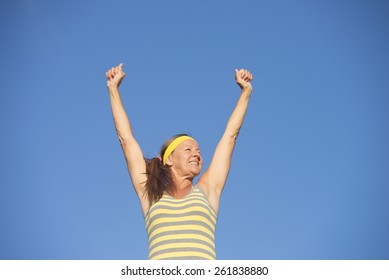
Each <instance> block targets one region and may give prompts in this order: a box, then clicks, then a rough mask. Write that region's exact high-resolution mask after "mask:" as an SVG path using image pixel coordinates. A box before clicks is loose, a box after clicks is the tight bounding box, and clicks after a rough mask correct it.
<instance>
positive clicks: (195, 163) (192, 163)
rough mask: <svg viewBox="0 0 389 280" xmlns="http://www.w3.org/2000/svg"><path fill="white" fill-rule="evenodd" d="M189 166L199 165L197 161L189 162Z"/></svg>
mask: <svg viewBox="0 0 389 280" xmlns="http://www.w3.org/2000/svg"><path fill="white" fill-rule="evenodd" d="M189 164H191V165H199V163H198V162H197V161H191V162H189Z"/></svg>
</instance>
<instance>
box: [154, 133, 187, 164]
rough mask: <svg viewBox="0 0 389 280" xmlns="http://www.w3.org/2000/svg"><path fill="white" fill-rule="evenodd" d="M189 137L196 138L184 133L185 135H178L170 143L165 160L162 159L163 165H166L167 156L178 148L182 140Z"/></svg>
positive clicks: (164, 155)
mask: <svg viewBox="0 0 389 280" xmlns="http://www.w3.org/2000/svg"><path fill="white" fill-rule="evenodd" d="M188 139H192V140H194V139H193V138H192V137H190V136H186V135H184V136H180V137H177V138H176V139H174V140H173V141H172V142H171V143H170V144H169V146H168V147H167V149H166V150H165V153H164V154H163V161H162V163H163V165H166V160H167V158H168V157H169V156H170V154H171V153H172V152H173V151H174V150H175V148H177V146H178V145H180V144H181V143H182V142H184V141H185V140H188Z"/></svg>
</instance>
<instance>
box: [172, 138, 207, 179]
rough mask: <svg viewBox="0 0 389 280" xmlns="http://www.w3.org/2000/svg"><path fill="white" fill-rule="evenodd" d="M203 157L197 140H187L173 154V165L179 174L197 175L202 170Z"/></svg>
mask: <svg viewBox="0 0 389 280" xmlns="http://www.w3.org/2000/svg"><path fill="white" fill-rule="evenodd" d="M202 163H203V159H202V157H201V153H200V149H199V146H198V144H197V142H196V141H194V140H192V139H188V140H185V141H184V142H182V143H181V144H180V145H178V146H177V148H176V149H175V150H174V151H173V153H172V154H171V165H172V168H173V170H174V171H175V173H176V174H177V175H181V176H188V175H189V176H190V177H191V178H194V177H196V176H197V175H199V174H200V172H201V166H202Z"/></svg>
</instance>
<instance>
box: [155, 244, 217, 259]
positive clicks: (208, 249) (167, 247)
mask: <svg viewBox="0 0 389 280" xmlns="http://www.w3.org/2000/svg"><path fill="white" fill-rule="evenodd" d="M191 247H192V248H193V247H194V248H199V249H203V250H205V251H207V252H209V253H211V254H212V255H213V256H214V255H215V251H214V250H212V249H211V248H209V247H208V246H206V245H203V244H198V243H175V244H165V245H161V246H158V247H156V248H154V249H153V250H151V251H150V253H149V255H150V256H151V255H153V254H154V253H157V254H158V251H161V250H164V249H172V248H174V249H175V248H187V251H191V249H190V248H191Z"/></svg>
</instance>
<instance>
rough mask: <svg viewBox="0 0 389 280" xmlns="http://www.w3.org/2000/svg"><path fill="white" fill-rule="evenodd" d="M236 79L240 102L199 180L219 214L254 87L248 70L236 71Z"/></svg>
mask: <svg viewBox="0 0 389 280" xmlns="http://www.w3.org/2000/svg"><path fill="white" fill-rule="evenodd" d="M235 79H236V82H237V84H238V85H239V86H240V88H241V90H242V91H241V94H240V96H239V99H238V102H237V103H236V106H235V108H234V110H233V112H232V114H231V116H230V118H229V120H228V122H227V126H226V129H225V131H224V134H223V136H222V138H221V139H220V141H219V143H218V145H217V146H216V149H215V153H214V155H213V158H212V161H211V163H210V165H209V168H208V169H207V170H206V171H205V173H204V174H203V175H202V176H201V178H200V179H199V182H198V183H199V185H200V186H201V187H202V188H203V189H204V191H205V192H206V195H207V197H208V199H209V201H210V203H211V204H212V206H213V208H214V210H215V211H216V212H218V209H219V200H220V195H221V193H222V191H223V188H224V185H225V183H226V180H227V176H228V173H229V171H230V165H231V158H232V153H233V150H234V147H235V143H236V139H237V137H238V135H239V131H240V128H241V127H242V124H243V120H244V116H245V114H246V111H247V107H248V104H249V100H250V96H251V92H252V86H251V80H252V75H251V74H250V72H248V71H247V70H244V69H241V70H239V71H238V70H235Z"/></svg>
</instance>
